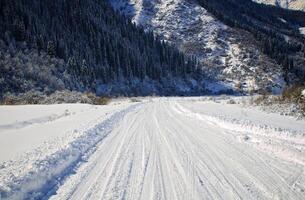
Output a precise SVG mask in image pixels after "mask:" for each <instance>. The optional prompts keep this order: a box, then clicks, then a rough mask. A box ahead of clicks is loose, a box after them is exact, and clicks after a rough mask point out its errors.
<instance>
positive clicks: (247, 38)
mask: <svg viewBox="0 0 305 200" xmlns="http://www.w3.org/2000/svg"><path fill="white" fill-rule="evenodd" d="M111 3H112V5H113V7H114V8H115V9H117V10H119V11H121V12H122V13H123V14H125V15H128V16H130V17H132V19H133V21H134V22H135V23H137V24H140V25H143V26H144V27H145V28H146V29H148V30H153V31H154V33H156V34H157V35H159V36H160V37H162V38H163V39H165V40H167V41H169V42H171V43H173V44H175V45H176V46H177V47H178V48H179V49H181V50H182V51H184V52H186V53H187V54H190V55H195V56H196V57H197V58H198V59H199V60H200V62H201V66H202V67H203V69H204V71H205V75H206V77H208V78H209V79H216V81H218V82H220V83H221V84H223V85H225V86H226V88H232V89H233V90H242V91H246V92H250V91H257V90H259V89H267V90H269V91H272V90H273V91H274V90H277V89H280V88H281V87H282V84H283V82H282V81H281V79H282V72H281V69H280V67H279V66H278V64H277V63H276V62H274V61H273V60H272V59H269V58H268V57H267V56H265V55H264V54H263V53H262V52H260V51H258V50H257V44H256V42H255V40H254V39H253V36H251V34H249V33H247V32H245V31H242V30H235V29H232V28H230V27H229V26H227V25H224V24H223V23H222V22H221V21H219V20H217V19H216V18H215V17H214V16H213V15H211V14H210V13H209V12H208V11H207V10H206V9H204V8H203V7H201V6H200V5H199V4H198V3H197V2H196V1H187V0H175V1H172V0H165V1H145V0H111Z"/></svg>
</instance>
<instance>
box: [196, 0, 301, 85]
mask: <svg viewBox="0 0 305 200" xmlns="http://www.w3.org/2000/svg"><path fill="white" fill-rule="evenodd" d="M198 2H199V3H200V4H201V6H203V7H204V8H205V9H207V10H208V11H209V12H211V13H212V14H213V15H215V16H216V17H217V18H218V19H219V20H221V21H223V22H224V23H225V24H227V25H229V26H231V27H236V28H241V29H244V30H247V31H249V32H251V33H252V34H253V35H254V36H255V38H256V39H257V41H259V43H260V48H261V50H262V51H263V52H264V53H265V54H266V55H268V56H269V57H271V58H273V59H275V60H276V61H277V62H278V63H279V64H280V65H281V66H282V68H283V72H284V76H285V79H286V81H287V82H289V81H290V80H289V73H293V74H294V75H295V76H297V77H298V80H299V81H305V38H304V36H302V35H301V34H300V33H299V30H298V28H299V27H304V26H305V12H302V11H292V10H287V9H282V8H278V7H274V6H269V5H264V4H257V3H255V2H253V1H252V0H217V1H215V0H198ZM285 36H289V37H290V40H287V39H286V38H285Z"/></svg>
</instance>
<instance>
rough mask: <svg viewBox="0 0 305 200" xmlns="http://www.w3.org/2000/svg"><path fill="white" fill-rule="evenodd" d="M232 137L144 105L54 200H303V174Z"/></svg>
mask: <svg viewBox="0 0 305 200" xmlns="http://www.w3.org/2000/svg"><path fill="white" fill-rule="evenodd" d="M226 131H227V129H224V128H222V127H219V126H218V125H215V124H212V123H209V122H208V121H204V120H201V119H198V118H192V117H189V116H188V114H187V113H185V112H182V111H181V109H180V110H179V107H177V104H176V103H175V102H173V101H171V100H169V101H167V100H163V99H157V100H154V101H152V102H148V103H146V104H142V106H141V107H140V108H139V109H136V110H135V111H134V112H130V113H128V114H127V115H126V117H125V118H124V119H123V120H122V121H121V122H120V123H119V124H117V126H116V128H115V129H113V130H112V132H111V134H109V136H108V137H107V138H105V140H103V142H102V143H101V144H99V145H98V146H97V150H96V152H95V153H94V154H92V156H90V158H89V159H88V162H87V163H84V164H82V165H81V166H80V167H79V168H78V169H77V170H76V173H75V174H74V175H71V176H70V177H69V178H68V179H67V181H66V182H65V183H64V184H63V185H62V186H61V187H60V188H59V190H58V191H57V196H53V197H52V199H79V197H82V199H103V200H108V199H143V200H144V199H145V200H150V199H177V200H179V199H272V198H279V199H280V198H283V199H293V200H295V199H304V197H305V194H304V193H300V192H298V191H296V190H294V189H293V188H292V187H291V186H290V183H291V182H290V181H289V180H290V179H289V177H290V176H292V175H293V176H295V177H296V176H297V175H298V174H299V173H300V168H299V167H298V166H296V165H294V164H291V163H287V162H284V161H282V160H279V159H277V158H272V157H270V156H269V155H268V154H265V153H263V152H261V151H258V150H256V149H255V148H252V147H249V146H248V145H246V144H243V143H239V142H237V141H236V140H234V139H233V138H232V137H231V136H230V135H228V134H224V132H226ZM287 169H289V170H287Z"/></svg>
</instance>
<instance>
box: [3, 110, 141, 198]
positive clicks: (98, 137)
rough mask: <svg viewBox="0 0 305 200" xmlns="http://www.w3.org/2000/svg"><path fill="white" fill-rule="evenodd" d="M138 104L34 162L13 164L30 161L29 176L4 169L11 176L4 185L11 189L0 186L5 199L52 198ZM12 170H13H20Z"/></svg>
mask: <svg viewBox="0 0 305 200" xmlns="http://www.w3.org/2000/svg"><path fill="white" fill-rule="evenodd" d="M137 106H138V104H137V105H133V106H130V107H128V108H127V109H124V110H122V111H119V112H117V113H114V114H113V115H112V116H110V117H109V118H108V119H106V120H104V121H102V122H100V123H98V124H96V125H95V126H94V127H91V128H89V129H87V130H83V131H84V133H83V134H80V136H78V137H77V138H75V140H73V141H72V142H71V143H69V144H67V146H65V147H62V148H60V149H58V151H57V152H55V153H53V154H52V155H50V156H47V157H46V158H42V159H41V160H36V161H35V162H34V163H23V162H22V163H14V162H12V163H9V164H10V165H11V166H12V167H16V168H18V167H20V166H19V165H22V166H24V165H26V164H28V165H30V167H31V171H30V172H29V173H28V174H26V175H25V176H18V177H16V178H15V176H14V174H10V172H9V171H8V172H7V171H4V170H2V171H1V173H0V176H7V177H8V178H7V179H4V180H5V182H3V183H2V184H3V185H4V186H5V187H6V188H9V189H6V190H2V189H1V187H0V197H1V199H47V198H49V197H50V196H51V195H52V194H53V193H54V192H55V191H56V190H57V187H58V185H60V183H61V182H63V181H64V179H65V178H66V177H68V176H69V175H70V174H71V173H74V168H75V167H77V166H78V165H80V164H81V163H83V162H85V161H86V159H87V158H88V157H89V156H90V155H91V154H92V153H94V152H95V150H96V147H97V145H98V144H99V143H100V142H101V141H102V140H104V139H105V138H106V137H107V136H108V134H109V133H111V130H112V129H113V127H114V125H116V124H117V123H119V121H121V120H122V119H123V117H124V116H125V115H126V114H127V113H129V112H130V111H132V110H134V109H135V108H136V107H137ZM54 142H55V141H54ZM54 145H56V144H54ZM16 162H17V161H16ZM25 162H27V161H25ZM11 171H12V173H13V172H16V171H17V170H11Z"/></svg>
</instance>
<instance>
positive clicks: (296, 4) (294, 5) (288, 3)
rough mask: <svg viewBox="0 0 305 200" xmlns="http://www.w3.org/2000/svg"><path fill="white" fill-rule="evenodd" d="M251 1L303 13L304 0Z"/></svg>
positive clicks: (304, 9)
mask: <svg viewBox="0 0 305 200" xmlns="http://www.w3.org/2000/svg"><path fill="white" fill-rule="evenodd" d="M253 1H255V2H257V3H265V4H270V5H276V6H280V7H282V8H288V9H294V10H303V11H305V1H304V0H253Z"/></svg>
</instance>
